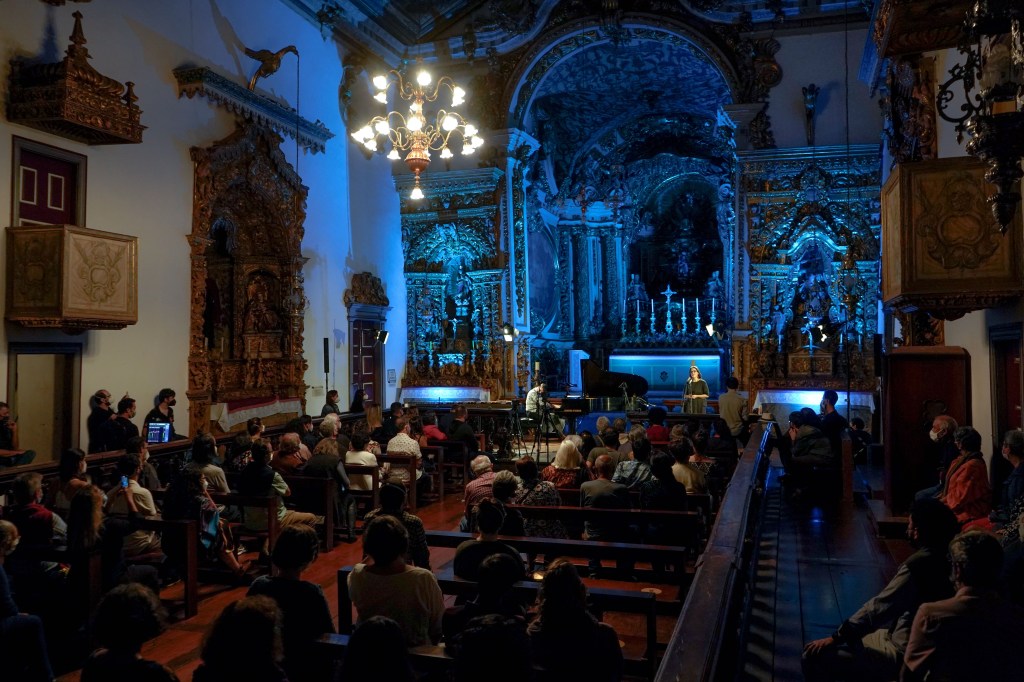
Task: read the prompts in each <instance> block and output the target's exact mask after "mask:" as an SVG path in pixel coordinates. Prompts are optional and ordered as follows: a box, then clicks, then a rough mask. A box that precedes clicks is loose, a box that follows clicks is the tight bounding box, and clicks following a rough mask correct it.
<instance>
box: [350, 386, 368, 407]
mask: <svg viewBox="0 0 1024 682" xmlns="http://www.w3.org/2000/svg"><path fill="white" fill-rule="evenodd" d="M364 402H366V391H364V390H363V389H361V388H357V389H356V392H355V393H354V394H353V395H352V402H350V403H349V405H348V411H349V412H362V411H363V403H364Z"/></svg>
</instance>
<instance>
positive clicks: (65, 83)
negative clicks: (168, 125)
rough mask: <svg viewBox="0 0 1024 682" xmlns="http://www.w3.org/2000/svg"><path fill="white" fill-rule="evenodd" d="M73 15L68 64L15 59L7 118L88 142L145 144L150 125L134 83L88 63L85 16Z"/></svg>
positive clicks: (66, 61)
mask: <svg viewBox="0 0 1024 682" xmlns="http://www.w3.org/2000/svg"><path fill="white" fill-rule="evenodd" d="M72 16H74V17H75V28H74V30H73V31H72V33H71V45H69V46H68V49H67V56H66V57H65V58H64V59H63V60H61V61H59V62H55V63H47V64H35V63H31V62H28V61H25V60H21V59H14V60H11V74H10V90H9V93H8V104H7V118H8V120H9V121H11V122H12V123H20V124H21V125H26V126H29V127H31V128H36V129H37V130H42V131H45V132H48V133H52V134H54V135H60V136H61V137H65V138H67V139H69V140H75V141H77V142H84V143H86V144H124V143H133V144H137V143H139V142H142V131H143V130H145V129H146V126H144V125H142V124H141V122H140V118H141V115H142V110H141V109H139V107H138V105H137V104H136V103H135V102H136V101H137V100H138V98H137V97H136V96H135V92H134V90H133V88H134V84H133V83H132V82H131V81H128V82H126V83H125V84H123V85H122V84H121V83H119V82H118V81H116V80H114V79H113V78H107V77H106V76H104V75H103V74H101V73H100V72H98V71H97V70H96V69H94V68H93V67H92V66H91V65H90V64H89V59H90V56H89V50H88V49H87V48H86V47H85V43H86V40H85V34H84V33H83V32H82V13H81V12H75V13H74V14H73V15H72Z"/></svg>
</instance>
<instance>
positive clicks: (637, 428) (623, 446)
mask: <svg viewBox="0 0 1024 682" xmlns="http://www.w3.org/2000/svg"><path fill="white" fill-rule="evenodd" d="M640 438H647V429H645V428H644V427H643V426H641V425H640V424H634V425H633V426H631V427H630V429H629V432H628V433H627V434H626V440H625V441H624V442H620V443H619V455H620V457H621V458H622V459H620V460H619V461H618V462H616V463H615V466H616V467H618V466H619V464H622V462H625V461H627V460H628V459H629V453H631V452H633V441H635V440H638V439H640Z"/></svg>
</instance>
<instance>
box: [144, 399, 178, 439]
mask: <svg viewBox="0 0 1024 682" xmlns="http://www.w3.org/2000/svg"><path fill="white" fill-rule="evenodd" d="M156 400H157V402H156V407H154V408H153V409H152V410H150V411H149V412H148V413H147V414H146V418H145V419H144V420H143V421H142V430H143V431H148V430H149V424H150V422H152V423H154V424H170V425H171V433H170V438H169V440H179V436H178V434H176V433H175V432H174V406H175V405H177V404H178V401H177V399H176V398H175V393H174V389H171V388H161V389H160V393H159V394H158V395H157V397H156ZM182 438H184V436H182Z"/></svg>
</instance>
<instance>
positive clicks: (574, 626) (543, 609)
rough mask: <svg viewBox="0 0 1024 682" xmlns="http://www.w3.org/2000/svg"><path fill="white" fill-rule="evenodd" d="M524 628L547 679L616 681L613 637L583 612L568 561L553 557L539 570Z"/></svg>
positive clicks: (583, 591) (582, 591)
mask: <svg viewBox="0 0 1024 682" xmlns="http://www.w3.org/2000/svg"><path fill="white" fill-rule="evenodd" d="M528 632H529V635H530V644H531V645H532V648H533V660H534V663H535V664H537V665H539V666H541V667H543V668H544V670H545V671H547V673H548V674H549V675H550V676H551V679H564V680H587V682H614V681H616V680H620V679H622V649H621V648H620V647H619V636H618V634H616V632H615V630H614V629H612V627H611V626H609V625H606V624H604V623H600V622H598V621H597V619H595V618H594V617H593V616H592V615H591V614H590V613H589V612H588V611H587V588H586V586H585V585H584V584H583V581H582V580H580V576H579V574H578V573H577V572H576V567H575V566H573V565H572V563H571V562H570V561H569V560H567V559H555V560H554V561H552V562H551V565H550V566H549V567H548V570H547V572H546V573H545V574H544V581H543V583H541V588H540V592H539V594H538V595H537V618H536V619H535V620H534V621H533V622H532V623H530V627H529V630H528Z"/></svg>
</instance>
